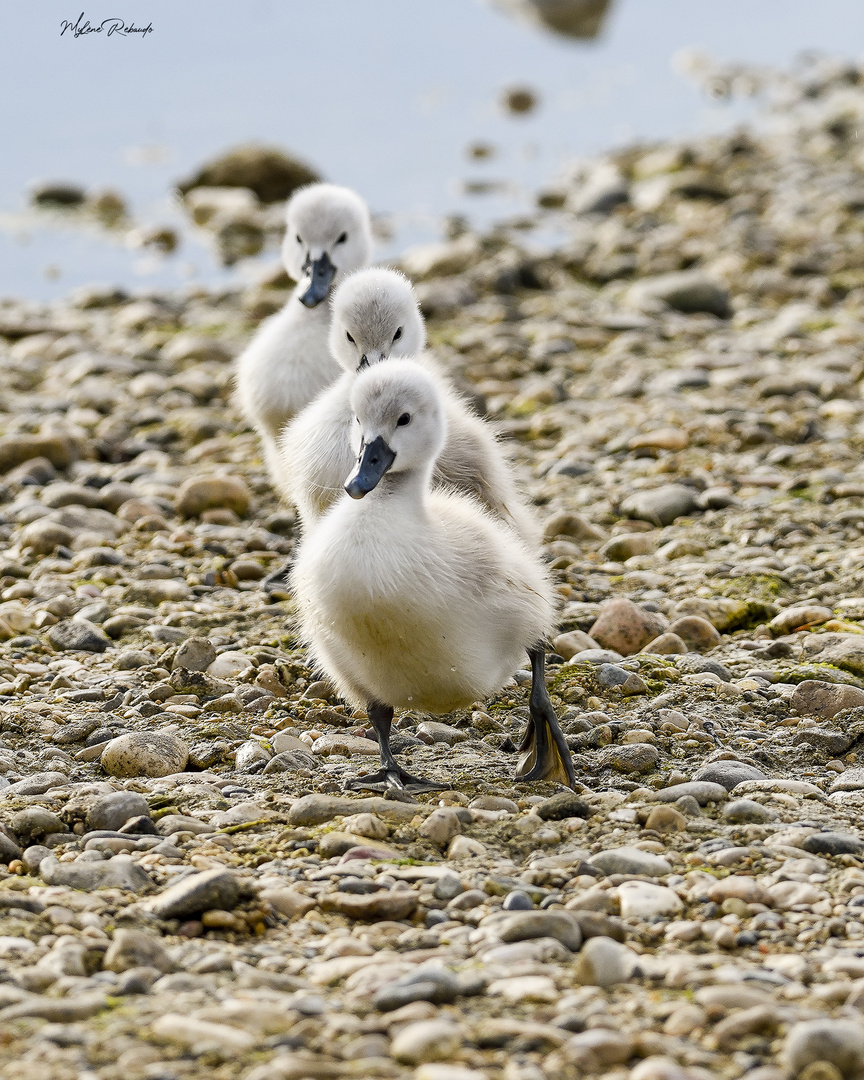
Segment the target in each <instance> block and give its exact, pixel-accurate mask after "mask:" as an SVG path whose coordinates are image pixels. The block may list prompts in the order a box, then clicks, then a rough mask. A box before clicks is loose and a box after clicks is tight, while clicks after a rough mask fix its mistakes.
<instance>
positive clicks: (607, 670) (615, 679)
mask: <svg viewBox="0 0 864 1080" xmlns="http://www.w3.org/2000/svg"><path fill="white" fill-rule="evenodd" d="M597 682H598V683H599V684H600V686H601V687H603V688H604V689H606V690H615V691H617V692H618V693H619V694H622V695H623V696H624V697H633V696H634V695H635V694H646V693H647V692H648V687H647V685H646V683H645V680H644V679H643V678H642V677H641V676H640V675H637V674H636V672H635V671H625V669H624V668H620V667H618V665H617V664H600V665H599V666H598V668H597Z"/></svg>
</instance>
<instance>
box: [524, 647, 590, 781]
mask: <svg viewBox="0 0 864 1080" xmlns="http://www.w3.org/2000/svg"><path fill="white" fill-rule="evenodd" d="M528 655H529V657H530V658H531V675H532V679H531V697H530V699H529V703H528V709H529V712H530V714H531V718H530V720H529V721H528V727H527V729H526V731H525V735H524V736H523V738H522V743H521V745H520V746H519V750H520V753H521V754H522V757H521V758H520V760H519V765H518V767H517V769H516V775H517V777H518V779H519V780H522V781H526V782H527V781H529V780H557V781H558V782H559V783H560V784H566V785H567V787H570V788H572V787H573V786H574V785H575V783H576V774H575V773H574V771H573V759H572V757H571V756H570V748H569V747H568V746H567V743H566V742H565V741H564V733H563V732H562V731H561V727H560V725H559V723H558V717H557V716H556V715H555V710H554V709H553V708H552V702H551V700H550V699H549V691H548V690H547V689H546V652H545V650H544V648H543V645H542V644H540V645H536V646H535V647H534V648H533V649H529V650H528Z"/></svg>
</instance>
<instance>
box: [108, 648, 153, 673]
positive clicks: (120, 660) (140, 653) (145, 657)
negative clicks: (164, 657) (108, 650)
mask: <svg viewBox="0 0 864 1080" xmlns="http://www.w3.org/2000/svg"><path fill="white" fill-rule="evenodd" d="M155 663H156V657H155V656H154V655H153V654H152V653H149V652H145V651H144V650H143V649H124V650H123V651H122V652H120V653H118V654H117V659H116V660H115V661H114V667H115V668H116V669H117V671H138V670H139V669H140V668H145V667H152V666H153V665H154V664H155Z"/></svg>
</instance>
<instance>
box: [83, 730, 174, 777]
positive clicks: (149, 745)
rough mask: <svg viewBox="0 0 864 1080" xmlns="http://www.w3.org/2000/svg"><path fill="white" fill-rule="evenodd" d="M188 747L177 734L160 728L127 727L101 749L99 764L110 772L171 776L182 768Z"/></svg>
mask: <svg viewBox="0 0 864 1080" xmlns="http://www.w3.org/2000/svg"><path fill="white" fill-rule="evenodd" d="M188 760H189V747H188V746H187V745H186V743H185V742H184V741H183V740H182V739H178V738H177V736H176V735H169V734H167V733H165V732H159V731H130V732H128V733H127V734H126V735H120V736H118V737H117V738H116V739H112V740H111V742H109V743H108V745H107V746H106V747H105V749H104V750H103V751H102V756H101V758H100V764H101V765H102V768H103V769H104V770H105V772H107V773H108V774H109V775H110V776H171V775H172V774H173V773H178V772H182V771H183V770H184V769H185V768H186V763H187V761H188Z"/></svg>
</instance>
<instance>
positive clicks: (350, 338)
mask: <svg viewBox="0 0 864 1080" xmlns="http://www.w3.org/2000/svg"><path fill="white" fill-rule="evenodd" d="M345 337H347V338H348V340H349V341H350V342H351V344H352V345H356V344H357V342H356V341H355V340H354V338H353V337H351V335H350V334H349V333H348V331H347V330H346V331H345Z"/></svg>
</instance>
